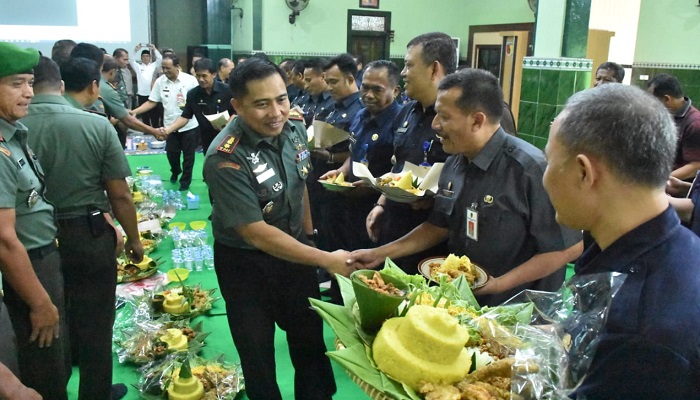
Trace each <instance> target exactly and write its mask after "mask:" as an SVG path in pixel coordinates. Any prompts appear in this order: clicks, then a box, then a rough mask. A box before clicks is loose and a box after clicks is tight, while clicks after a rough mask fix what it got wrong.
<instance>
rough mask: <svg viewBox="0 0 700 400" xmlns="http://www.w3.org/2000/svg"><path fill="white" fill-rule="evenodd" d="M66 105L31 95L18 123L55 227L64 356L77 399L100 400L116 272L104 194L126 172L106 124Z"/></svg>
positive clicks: (107, 374)
mask: <svg viewBox="0 0 700 400" xmlns="http://www.w3.org/2000/svg"><path fill="white" fill-rule="evenodd" d="M66 98H71V96H70V95H67V96H66ZM66 98H64V97H61V96H59V95H57V94H40V95H36V96H35V97H34V99H32V103H31V104H30V105H29V114H28V115H27V117H25V118H24V119H22V122H23V123H24V124H26V125H27V126H28V127H29V128H30V131H31V132H32V133H30V135H29V143H30V145H31V146H32V148H34V149H35V150H36V153H37V155H38V156H39V158H40V159H41V160H42V163H43V165H44V168H45V171H46V195H47V197H48V198H49V199H50V200H51V201H52V202H53V204H54V205H55V206H56V215H57V217H58V225H59V227H60V228H61V229H60V232H59V237H58V238H59V242H60V243H61V247H60V248H59V252H60V253H61V263H62V266H63V274H64V281H65V285H64V292H65V297H66V314H67V315H68V321H69V324H70V326H69V332H70V341H71V350H72V352H73V355H74V356H75V357H76V358H77V361H78V366H79V368H80V389H79V390H80V393H79V398H80V399H108V398H110V396H111V390H112V353H111V338H112V326H113V323H114V313H115V311H114V301H115V294H114V293H115V289H116V285H117V270H116V261H115V258H114V250H115V245H116V235H115V232H114V229H113V228H112V227H111V226H110V225H108V224H107V222H106V220H105V219H104V216H103V215H102V214H103V213H104V212H108V211H110V209H111V207H110V204H109V200H108V198H107V196H106V195H105V191H104V187H105V183H106V182H108V181H112V180H123V179H124V178H125V177H126V176H129V175H131V173H130V170H129V165H128V163H127V161H126V157H125V155H124V152H123V151H122V147H121V145H120V144H119V140H118V139H117V136H116V135H114V130H113V129H112V125H111V124H110V123H109V122H108V121H107V120H106V119H105V118H104V117H101V116H98V115H94V114H91V113H87V112H85V111H82V110H79V109H77V108H76V107H75V106H74V105H71V103H69V102H68V101H67V100H66ZM68 154H70V155H71V156H70V157H67V156H66V155H68ZM98 210H99V211H98ZM90 211H95V214H96V215H94V216H90V215H89V214H90Z"/></svg>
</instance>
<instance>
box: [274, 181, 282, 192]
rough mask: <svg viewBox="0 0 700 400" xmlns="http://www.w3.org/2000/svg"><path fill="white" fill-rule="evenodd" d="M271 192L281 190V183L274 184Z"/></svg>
mask: <svg viewBox="0 0 700 400" xmlns="http://www.w3.org/2000/svg"><path fill="white" fill-rule="evenodd" d="M272 190H274V191H275V192H279V191H280V190H282V182H275V184H274V185H272Z"/></svg>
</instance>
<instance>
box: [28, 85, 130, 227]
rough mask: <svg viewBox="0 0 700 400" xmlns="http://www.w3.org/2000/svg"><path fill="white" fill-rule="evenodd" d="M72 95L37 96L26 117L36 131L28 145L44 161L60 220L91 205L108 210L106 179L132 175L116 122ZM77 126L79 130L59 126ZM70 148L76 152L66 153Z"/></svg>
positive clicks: (49, 193)
mask: <svg viewBox="0 0 700 400" xmlns="http://www.w3.org/2000/svg"><path fill="white" fill-rule="evenodd" d="M68 99H72V97H71V96H69V95H66V96H65V97H61V96H57V95H47V94H41V95H37V96H35V97H34V99H32V103H31V105H30V106H29V115H28V116H27V117H25V118H24V119H22V123H24V124H25V125H26V126H28V127H29V128H30V132H33V133H30V134H29V145H30V146H31V147H32V148H33V149H34V150H35V151H36V153H37V154H38V155H39V158H40V159H41V163H42V165H43V166H44V169H45V171H46V196H47V197H48V198H49V199H50V200H51V202H52V203H53V204H54V206H55V207H56V214H57V217H58V218H59V219H65V218H71V217H80V216H85V210H86V207H87V206H94V207H95V208H98V209H100V210H102V211H103V212H109V211H110V209H111V208H110V205H109V201H108V199H107V196H105V193H104V185H103V182H106V181H109V180H113V179H123V178H124V177H127V176H130V175H131V171H130V169H129V164H128V163H127V161H126V157H125V156H124V152H123V150H122V148H121V145H120V144H119V141H118V139H117V137H116V136H115V135H114V134H113V133H114V131H113V130H112V125H111V124H110V123H109V122H107V121H106V120H105V119H104V118H103V117H100V116H98V115H92V114H89V113H85V112H83V111H80V110H78V109H76V108H75V107H73V106H71V104H70V103H69V101H68ZM73 101H74V100H73ZM74 125H79V126H80V129H75V130H71V131H61V130H58V129H56V127H58V126H74ZM72 146H75V147H72ZM71 151H75V152H76V153H77V154H75V156H74V157H65V154H69V153H70V152H71ZM66 171H70V173H66ZM80 207H83V208H82V209H80ZM66 210H67V211H66Z"/></svg>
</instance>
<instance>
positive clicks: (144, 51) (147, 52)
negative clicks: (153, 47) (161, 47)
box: [141, 49, 151, 56]
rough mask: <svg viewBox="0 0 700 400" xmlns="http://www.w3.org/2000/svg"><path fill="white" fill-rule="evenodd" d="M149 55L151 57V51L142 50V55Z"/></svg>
mask: <svg viewBox="0 0 700 400" xmlns="http://www.w3.org/2000/svg"><path fill="white" fill-rule="evenodd" d="M144 54H148V55H149V56H150V55H151V51H150V50H148V49H144V50H141V55H144Z"/></svg>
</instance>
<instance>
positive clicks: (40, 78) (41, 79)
mask: <svg viewBox="0 0 700 400" xmlns="http://www.w3.org/2000/svg"><path fill="white" fill-rule="evenodd" d="M57 89H61V70H60V69H59V68H58V64H56V62H54V61H53V60H51V59H50V58H48V57H44V56H41V57H39V64H37V65H36V67H34V91H35V92H40V91H42V90H57Z"/></svg>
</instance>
